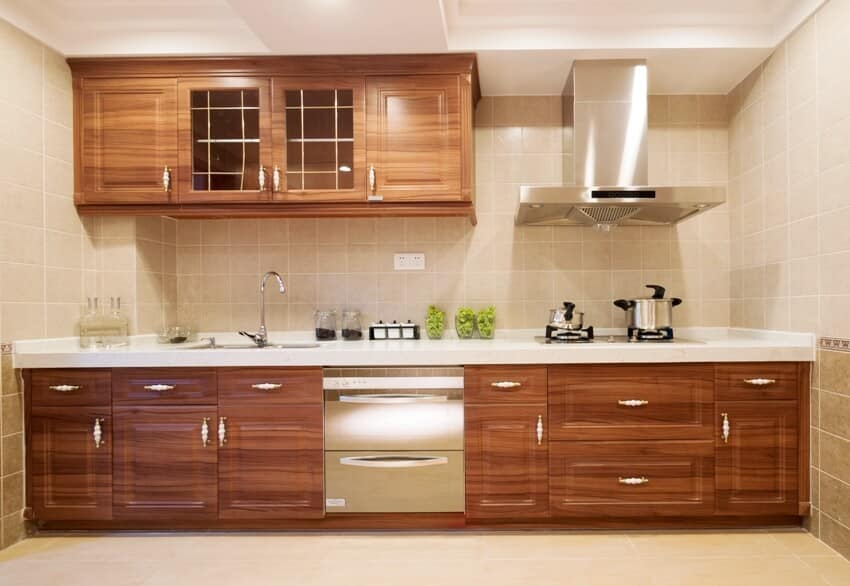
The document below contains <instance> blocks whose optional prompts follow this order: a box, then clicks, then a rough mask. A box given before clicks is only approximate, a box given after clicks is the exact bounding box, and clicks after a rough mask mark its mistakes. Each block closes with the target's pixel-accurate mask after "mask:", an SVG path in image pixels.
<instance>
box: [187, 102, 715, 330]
mask: <svg viewBox="0 0 850 586" xmlns="http://www.w3.org/2000/svg"><path fill="white" fill-rule="evenodd" d="M561 134H562V133H561V100H560V98H559V97H553V96H541V97H495V98H492V97H485V98H483V99H482V100H481V102H480V103H479V104H478V108H477V110H476V121H475V162H476V175H477V176H476V201H477V211H478V224H477V225H475V226H472V225H470V223H469V222H468V221H467V220H465V219H460V218H450V219H428V218H426V219H421V218H415V219H414V218H410V219H403V218H392V219H319V220H311V219H306V220H304V219H297V220H285V219H281V220H180V221H178V223H177V275H178V276H177V304H178V306H179V308H180V310H181V312H182V314H183V315H182V317H183V318H184V319H186V320H188V321H192V322H194V323H195V324H196V325H197V326H198V327H200V328H201V329H204V330H231V331H232V330H236V329H241V328H253V327H255V326H256V323H255V322H256V320H257V300H256V297H257V293H256V291H257V285H258V279H259V276H260V275H261V274H262V273H263V272H264V271H266V270H276V271H278V272H279V273H281V274H282V275H284V279H285V280H286V283H287V286H288V292H287V294H286V295H284V296H280V295H278V294H276V293H274V292H269V293H267V302H268V304H269V310H268V313H267V319H268V322H269V325H270V327H271V328H273V329H309V328H311V327H312V313H313V311H314V309H316V308H337V309H342V308H345V307H350V308H356V309H360V310H361V311H362V312H363V313H364V314H365V319H366V320H372V319H379V318H380V319H384V320H393V319H397V320H407V319H413V320H417V321H420V322H421V321H422V320H423V318H424V315H425V310H426V308H427V306H428V305H429V304H430V303H436V304H437V305H438V306H440V307H441V308H443V309H445V310H446V311H448V312H449V315H452V314H453V313H454V311H455V310H456V309H457V308H458V307H459V306H461V305H465V304H466V305H471V306H472V307H476V308H478V307H484V306H486V305H488V304H490V303H493V304H495V305H496V313H497V325H498V326H499V327H511V328H518V327H542V326H543V324H544V323H545V321H546V319H547V318H548V313H547V312H548V309H549V308H551V307H554V306H555V305H557V304H559V303H560V302H562V301H564V300H573V301H575V302H577V303H578V305H579V308H580V309H581V310H583V311H585V313H586V315H585V321H586V322H587V323H592V324H595V325H597V326H599V327H610V326H614V325H623V324H624V317H623V314H622V311H621V310H619V309H616V308H614V307H613V305H612V301H613V299H616V298H618V297H634V296H642V295H644V294H645V290H644V289H643V285H644V284H646V283H661V284H664V285H666V286H667V287H668V288H669V290H670V293H671V294H675V295H677V296H680V297H684V298H685V300H686V301H685V303H684V304H683V305H681V306H680V307H679V308H677V314H676V323H677V324H681V325H712V326H715V325H716V326H725V325H728V324H729V231H728V225H729V220H728V216H727V215H726V212H725V210H723V209H719V210H713V211H711V212H708V213H706V214H704V215H702V216H701V217H698V218H695V219H693V220H689V221H687V222H684V223H682V224H680V225H678V226H675V227H658V228H655V227H653V228H638V227H628V228H616V229H614V230H612V231H611V232H610V233H605V232H598V231H596V230H594V229H591V228H552V227H519V226H514V219H513V214H514V207H515V205H516V201H517V197H518V192H519V186H520V184H523V183H525V184H530V183H560V182H561V181H562V172H563V171H562V170H563V167H564V165H563V163H564V158H565V157H569V154H564V149H563V147H562V143H561ZM726 145H727V133H726V98H725V96H669V97H668V96H653V97H652V99H651V103H650V179H651V181H653V182H659V183H662V182H665V183H666V182H676V183H677V184H685V185H698V184H725V181H726V168H727V159H728V155H727V147H726ZM568 167H569V165H568ZM567 179H568V180H571V178H570V177H568V178H567ZM395 252H424V253H425V257H426V269H425V271H406V272H398V271H393V253H395Z"/></svg>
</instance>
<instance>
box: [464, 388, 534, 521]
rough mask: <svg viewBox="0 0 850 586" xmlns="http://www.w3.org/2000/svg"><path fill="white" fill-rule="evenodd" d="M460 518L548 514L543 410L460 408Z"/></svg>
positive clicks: (502, 407)
mask: <svg viewBox="0 0 850 586" xmlns="http://www.w3.org/2000/svg"><path fill="white" fill-rule="evenodd" d="M465 418H466V426H465V431H464V434H465V445H466V453H465V457H466V516H467V517H468V518H470V519H499V518H503V519H527V518H538V517H546V516H548V515H549V442H548V438H547V437H546V430H545V422H546V405H545V404H543V405H484V406H479V405H474V406H467V407H466V415H465Z"/></svg>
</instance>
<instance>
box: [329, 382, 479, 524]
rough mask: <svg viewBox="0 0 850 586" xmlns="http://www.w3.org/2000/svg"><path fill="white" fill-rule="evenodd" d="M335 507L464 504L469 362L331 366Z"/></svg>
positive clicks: (429, 508)
mask: <svg viewBox="0 0 850 586" xmlns="http://www.w3.org/2000/svg"><path fill="white" fill-rule="evenodd" d="M324 393H325V496H326V501H325V509H326V511H327V512H328V513H396V512H398V513H400V512H406V513H407V512H461V511H463V510H464V464H463V368H451V369H446V368H410V367H407V368H393V369H370V368H360V369H344V370H343V369H326V370H325V372H324Z"/></svg>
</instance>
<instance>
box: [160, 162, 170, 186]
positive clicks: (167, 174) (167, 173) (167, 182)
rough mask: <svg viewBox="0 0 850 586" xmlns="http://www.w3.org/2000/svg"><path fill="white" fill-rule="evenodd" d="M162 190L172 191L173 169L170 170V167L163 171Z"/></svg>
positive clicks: (164, 168)
mask: <svg viewBox="0 0 850 586" xmlns="http://www.w3.org/2000/svg"><path fill="white" fill-rule="evenodd" d="M162 190H163V191H171V169H169V168H168V165H166V166H165V167H163V169H162Z"/></svg>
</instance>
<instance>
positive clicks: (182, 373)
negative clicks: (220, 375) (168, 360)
mask: <svg viewBox="0 0 850 586" xmlns="http://www.w3.org/2000/svg"><path fill="white" fill-rule="evenodd" d="M112 380H113V390H112V396H113V398H114V400H115V403H116V404H123V405H215V404H216V402H217V401H218V392H217V388H216V376H215V370H213V369H201V368H120V369H116V370H114V371H113V372H112Z"/></svg>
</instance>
